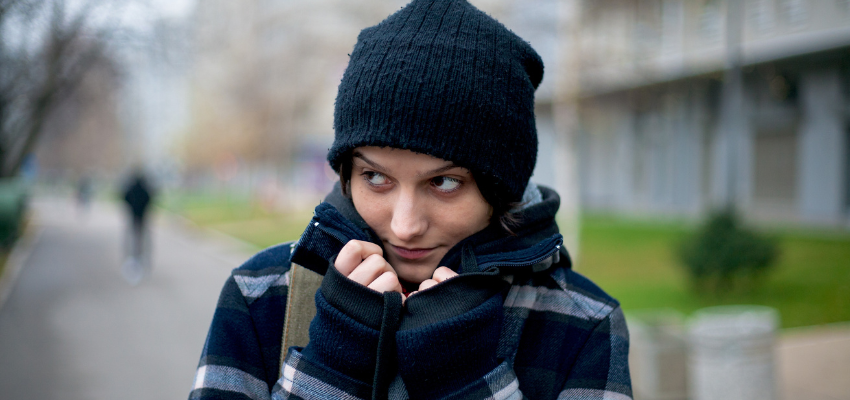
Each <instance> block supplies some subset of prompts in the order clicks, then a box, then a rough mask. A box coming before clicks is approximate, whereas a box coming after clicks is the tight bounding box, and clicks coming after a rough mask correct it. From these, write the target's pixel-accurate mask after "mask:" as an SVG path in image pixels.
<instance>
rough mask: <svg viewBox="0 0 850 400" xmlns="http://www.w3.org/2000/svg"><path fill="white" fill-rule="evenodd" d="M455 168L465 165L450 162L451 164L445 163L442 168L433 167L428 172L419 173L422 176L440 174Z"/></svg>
mask: <svg viewBox="0 0 850 400" xmlns="http://www.w3.org/2000/svg"><path fill="white" fill-rule="evenodd" d="M454 168H463V167H461V166H459V165H457V164H455V163H449V164H447V165H444V166H442V167H440V168H437V169H432V170H430V171H427V172H423V173H421V174H419V176H420V177H422V176H431V175H439V174H442V173H443V172H446V171H448V170H450V169H454Z"/></svg>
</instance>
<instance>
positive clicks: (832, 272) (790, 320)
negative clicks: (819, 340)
mask: <svg viewBox="0 0 850 400" xmlns="http://www.w3.org/2000/svg"><path fill="white" fill-rule="evenodd" d="M691 229H692V228H691V227H689V226H687V225H684V224H677V223H661V222H640V221H629V220H624V219H615V218H610V217H599V216H591V217H585V218H584V219H583V221H582V227H581V246H582V248H581V260H580V265H578V267H577V270H578V271H580V272H581V273H583V274H584V275H586V276H588V277H589V278H591V279H593V280H594V281H595V282H596V283H598V284H599V285H600V286H601V287H602V288H604V289H605V290H606V291H608V292H609V293H610V294H612V295H613V296H614V297H616V298H617V299H619V300H620V301H621V303H622V306H623V309H624V310H625V311H626V312H627V313H628V312H630V311H638V310H643V309H655V308H672V309H675V310H677V311H680V312H682V313H684V314H686V315H687V314H690V313H691V312H693V311H694V310H696V309H699V308H702V307H708V306H713V305H725V304H760V305H766V306H770V307H774V308H776V309H777V310H779V312H780V315H781V318H782V327H785V328H788V327H796V326H807V325H817V324H823V323H830V322H839V321H850V233H840V232H818V231H811V230H807V231H803V230H791V229H784V230H781V231H771V232H770V233H771V234H774V235H776V236H777V237H778V239H779V246H780V256H779V260H778V262H777V264H776V265H775V266H774V270H773V271H771V272H770V273H769V274H768V275H767V276H766V277H765V279H764V281H763V282H762V284H761V285H760V286H758V287H757V288H756V289H755V290H752V291H748V292H743V291H737V292H732V293H728V294H724V295H723V296H706V295H703V296H699V295H696V294H695V293H694V292H693V291H691V290H690V287H689V283H688V280H687V276H686V275H685V270H684V268H682V267H681V266H680V265H679V264H678V262H677V260H676V258H675V254H674V251H675V250H674V246H675V244H676V243H678V242H679V241H680V240H681V238H682V236H683V235H684V234H686V233H689V232H690V231H691Z"/></svg>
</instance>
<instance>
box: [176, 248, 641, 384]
mask: <svg viewBox="0 0 850 400" xmlns="http://www.w3.org/2000/svg"><path fill="white" fill-rule="evenodd" d="M290 249H291V247H290V245H280V246H276V247H273V248H270V249H267V250H265V251H263V252H261V253H259V254H258V255H256V256H255V257H254V258H252V259H251V260H249V261H248V262H246V263H245V265H243V266H242V267H240V268H237V269H236V270H234V271H233V275H232V276H231V278H230V279H229V280H228V282H227V283H226V284H225V286H224V288H223V290H222V294H221V297H220V299H219V304H218V308H217V310H216V312H215V316H214V318H213V322H212V325H211V327H210V333H209V335H208V337H207V341H206V344H205V346H204V350H203V354H202V357H201V362H200V365H199V367H198V373H197V376H196V379H195V385H194V388H193V390H192V392H191V394H190V399H358V398H369V397H370V387H368V386H367V385H366V384H364V383H362V382H358V381H356V380H353V379H351V378H348V377H346V376H342V375H341V374H339V373H337V372H336V371H333V370H331V369H329V368H327V367H324V366H322V365H313V364H312V363H310V362H308V361H307V360H305V359H303V358H302V357H301V355H300V351H299V349H297V348H293V349H291V351H289V353H288V355H287V357H286V361H285V364H286V365H285V366H284V373H283V376H282V377H280V379H278V374H279V367H280V366H279V360H280V351H281V348H280V336H281V333H282V323H283V313H284V309H285V302H286V294H287V289H288V286H287V285H288V274H287V272H288V270H289V256H290ZM504 310H505V318H504V326H503V329H502V333H501V337H500V341H499V347H498V356H499V357H500V358H501V359H503V360H504V362H503V363H502V364H500V365H499V366H498V367H497V368H496V369H494V370H493V371H491V372H489V373H487V374H486V375H485V376H482V377H481V378H480V379H478V381H477V382H475V383H474V384H472V385H469V386H467V387H466V388H464V389H463V390H462V391H461V392H459V393H454V394H452V395H451V396H449V397H451V398H467V399H469V398H474V399H519V398H531V399H587V400H603V399H604V400H622V399H631V383H630V379H629V370H628V359H627V355H628V331H627V329H626V324H625V319H624V318H623V313H622V311H621V309H620V307H619V304H618V303H617V302H616V300H614V299H612V298H611V297H609V296H608V295H607V294H605V293H604V292H603V291H602V290H601V289H599V288H598V287H597V286H596V285H595V284H593V283H592V282H591V281H589V280H588V279H586V278H584V277H583V276H581V275H580V274H578V273H576V272H574V271H572V270H571V269H569V268H567V267H565V266H561V265H558V264H556V265H555V266H553V267H552V268H550V270H548V272H547V273H543V274H535V275H532V276H531V277H528V278H525V279H522V280H520V279H515V280H514V282H513V283H512V286H511V288H510V290H509V291H508V294H507V295H506V296H505V303H504ZM397 381H400V380H399V379H397ZM401 389H402V390H399V388H397V387H396V388H395V390H394V389H393V387H391V390H390V393H391V394H392V393H396V394H398V393H405V392H404V390H403V388H401Z"/></svg>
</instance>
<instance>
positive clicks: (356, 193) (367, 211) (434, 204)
mask: <svg viewBox="0 0 850 400" xmlns="http://www.w3.org/2000/svg"><path fill="white" fill-rule="evenodd" d="M351 196H352V200H353V201H354V207H355V208H356V209H357V211H358V212H359V213H360V215H361V216H362V217H363V219H364V220H366V223H367V224H369V226H370V227H371V228H372V229H373V230H374V231H375V232H376V233H377V234H378V236H379V237H380V238H381V241H382V242H383V245H384V249H385V251H386V254H384V258H385V259H386V260H387V261H388V262H389V263H390V265H391V266H392V267H393V269H395V271H396V273H397V274H398V276H399V278H400V279H401V280H402V281H405V282H409V283H415V284H419V283H420V282H422V281H424V280H425V279H428V278H431V275H432V274H433V273H434V270H435V269H437V267H439V265H437V264H438V263H439V262H440V260H441V259H442V258H443V256H445V255H446V253H447V252H448V251H449V249H451V248H452V247H453V246H454V245H455V244H457V243H458V242H460V241H461V240H463V239H465V238H467V237H469V236H470V235H472V234H473V233H476V232H478V231H480V230H482V229H484V228H485V227H487V225H488V224H489V222H490V216H491V215H492V213H493V208H492V207H491V206H490V204H488V203H487V201H486V200H484V197H482V196H481V192H480V191H479V190H478V185H476V183H475V179H474V178H473V177H472V174H471V173H470V172H469V170H467V169H465V168H462V167H458V166H456V165H455V164H454V163H452V162H450V161H446V160H442V159H439V158H436V157H432V156H429V155H425V154H419V153H414V152H412V151H410V150H401V149H393V148H389V147H358V148H356V149H354V152H353V153H352V168H351Z"/></svg>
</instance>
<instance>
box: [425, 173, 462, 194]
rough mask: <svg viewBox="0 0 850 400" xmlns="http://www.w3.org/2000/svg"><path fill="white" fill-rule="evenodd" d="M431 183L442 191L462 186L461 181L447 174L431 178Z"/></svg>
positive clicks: (449, 190)
mask: <svg viewBox="0 0 850 400" xmlns="http://www.w3.org/2000/svg"><path fill="white" fill-rule="evenodd" d="M431 184H433V185H434V186H435V187H436V188H437V189H438V190H440V191H443V192H451V191H453V190H455V189H457V187H458V186H460V181H459V180H457V179H455V178H449V177H447V176H438V177H436V178H434V179H432V180H431Z"/></svg>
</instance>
